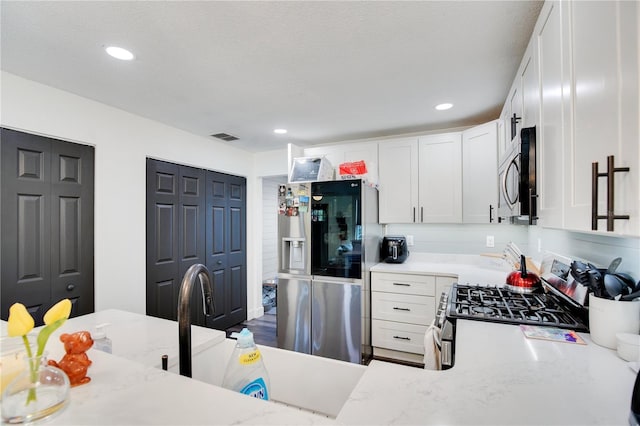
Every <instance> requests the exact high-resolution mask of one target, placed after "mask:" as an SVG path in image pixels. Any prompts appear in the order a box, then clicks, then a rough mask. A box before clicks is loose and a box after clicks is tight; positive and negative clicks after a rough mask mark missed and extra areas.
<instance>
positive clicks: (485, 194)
mask: <svg viewBox="0 0 640 426" xmlns="http://www.w3.org/2000/svg"><path fill="white" fill-rule="evenodd" d="M499 121H500V120H498V121H492V122H490V123H486V124H483V125H480V126H477V127H474V128H472V129H469V130H465V131H464V132H462V222H464V223H491V222H497V220H496V217H497V210H496V208H497V207H498V152H497V151H498V150H497V140H498V124H499Z"/></svg>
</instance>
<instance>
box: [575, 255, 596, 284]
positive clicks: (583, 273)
mask: <svg viewBox="0 0 640 426" xmlns="http://www.w3.org/2000/svg"><path fill="white" fill-rule="evenodd" d="M570 269H571V275H572V276H573V278H574V279H575V280H576V281H578V282H579V283H580V284H582V285H587V286H588V285H589V272H588V271H589V270H590V269H592V270H593V269H595V270H597V268H590V267H589V265H587V264H586V263H583V262H580V261H579V260H574V261H573V262H571V267H570Z"/></svg>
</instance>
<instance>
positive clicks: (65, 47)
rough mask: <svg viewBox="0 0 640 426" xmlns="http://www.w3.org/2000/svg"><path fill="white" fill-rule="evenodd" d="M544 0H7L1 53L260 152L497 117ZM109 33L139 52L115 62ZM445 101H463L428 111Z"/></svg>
mask: <svg viewBox="0 0 640 426" xmlns="http://www.w3.org/2000/svg"><path fill="white" fill-rule="evenodd" d="M541 6H542V3H541V2H538V1H524V0H518V1H470V2H467V1H442V2H440V1H336V2H332V1H319V2H315V1H278V2H276V1H260V2H246V1H223V2H214V1H196V2H191V1H75V2H69V1H46V2H36V1H5V0H2V1H1V3H0V17H1V38H0V48H1V62H0V66H1V67H2V69H3V70H5V71H7V72H10V73H13V74H16V75H19V76H22V77H25V78H27V79H31V80H34V81H37V82H41V83H44V84H46V85H50V86H53V87H56V88H60V89H62V90H66V91H68V92H72V93H75V94H78V95H81V96H84V97H87V98H90V99H94V100H97V101H100V102H102V103H105V104H108V105H111V106H114V107H117V108H121V109H123V110H126V111H129V112H132V113H134V114H137V115H140V116H143V117H147V118H150V119H153V120H156V121H160V122H163V123H165V124H168V125H170V126H174V127H177V128H180V129H183V130H186V131H189V132H191V133H194V134H197V135H203V136H208V135H211V134H213V133H219V132H226V133H230V134H232V135H235V136H237V137H239V138H240V139H239V140H237V141H234V142H225V143H229V144H231V145H233V146H237V147H239V148H242V149H246V150H250V151H265V150H272V149H278V148H283V147H285V146H286V144H287V143H288V142H292V143H296V144H299V145H301V146H306V145H311V144H318V143H328V142H335V141H340V140H349V139H359V138H370V137H379V136H387V135H395V134H401V133H410V132H418V131H424V130H433V129H443V128H450V127H458V126H467V125H472V124H478V123H481V122H484V121H488V120H491V119H494V118H497V116H498V114H499V112H500V109H501V107H502V104H503V103H504V101H505V98H506V96H507V91H508V90H509V87H510V85H511V82H512V81H513V78H514V76H515V73H516V70H517V67H518V65H519V63H520V59H521V58H522V55H523V53H524V50H525V48H526V45H527V42H528V40H529V38H530V36H531V32H532V30H533V25H534V23H535V20H536V19H537V16H538V14H539V11H540V8H541ZM105 45H118V46H122V47H126V48H128V49H130V50H132V51H133V52H134V53H135V54H136V60H135V61H132V62H121V61H116V60H114V59H112V58H110V57H108V56H107V55H106V54H105V53H104V51H103V47H104V46H105ZM442 102H451V103H453V104H454V105H455V106H454V108H453V109H451V110H448V111H444V112H439V111H436V110H434V108H433V107H434V106H435V105H436V104H438V103H442ZM276 127H284V128H287V129H288V130H289V133H288V134H286V135H275V134H273V129H274V128H276Z"/></svg>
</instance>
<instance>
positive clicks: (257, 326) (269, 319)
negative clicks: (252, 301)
mask: <svg viewBox="0 0 640 426" xmlns="http://www.w3.org/2000/svg"><path fill="white" fill-rule="evenodd" d="M244 327H247V328H248V329H249V331H251V332H252V333H253V340H254V341H255V342H256V343H257V344H258V345H264V346H271V347H274V348H275V347H277V346H278V340H277V338H276V316H275V315H274V314H265V315H263V316H261V317H260V318H254V319H252V320H249V321H244V322H242V323H240V324H237V325H234V326H233V327H231V328H229V329H227V330H226V332H227V337H229V336H230V335H231V333H234V332H239V331H241V330H242V329H243V328H244Z"/></svg>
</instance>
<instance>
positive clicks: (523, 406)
mask: <svg viewBox="0 0 640 426" xmlns="http://www.w3.org/2000/svg"><path fill="white" fill-rule="evenodd" d="M127 315H134V316H135V315H136V314H127ZM140 317H141V319H140V321H146V320H145V319H144V318H147V319H149V317H145V316H142V315H140ZM79 318H82V317H79ZM70 321H71V320H70ZM151 321H152V322H154V323H155V320H151ZM161 321H164V320H161ZM176 333H177V331H176ZM457 333H458V334H457V339H456V344H457V348H456V364H455V366H454V368H453V369H451V370H446V371H428V370H421V369H417V368H414V367H406V366H402V365H397V364H391V363H387V362H381V361H372V362H371V364H370V365H369V366H368V367H367V368H366V371H365V373H364V375H363V376H362V378H361V379H360V381H359V382H358V384H357V385H356V387H355V389H354V390H353V392H352V393H351V395H350V397H349V398H348V400H347V402H346V403H345V405H344V407H343V408H342V410H341V412H340V413H339V415H338V416H337V419H330V418H327V417H325V416H321V415H316V414H312V413H309V412H307V411H302V410H298V409H296V408H293V407H287V406H283V405H279V404H274V403H269V402H264V401H259V400H256V399H253V398H248V397H246V396H244V395H240V394H237V393H235V392H231V391H228V390H226V389H223V388H220V387H217V386H212V385H208V384H205V383H202V382H199V381H197V380H192V379H188V378H185V377H182V376H179V375H177V374H174V373H170V372H165V371H162V370H161V369H159V368H155V367H152V366H148V365H144V364H143V363H141V362H136V361H132V360H129V359H126V358H123V357H120V356H115V355H109V354H105V353H102V352H100V351H96V350H91V352H90V357H91V359H92V360H93V361H94V364H93V365H92V366H91V368H90V370H89V375H90V376H91V378H92V382H91V383H90V384H88V385H83V386H79V387H76V388H73V389H72V390H71V403H70V405H69V407H67V408H66V409H65V410H64V411H63V412H62V413H61V414H60V415H59V416H57V417H55V418H53V419H51V420H50V421H49V422H47V424H51V425H72V424H74V425H99V424H118V425H125V424H126V425H129V424H165V425H177V424H296V425H299V424H312V425H313V424H348V425H350V424H363V425H365V424H366V425H374V424H375V425H384V424H405V425H406V424H440V425H444V424H449V425H478V424H490V425H516V424H523V425H525V424H526V425H540V424H545V425H551V424H557V425H587V424H600V425H613V424H620V425H622V424H626V422H627V416H628V413H629V406H630V398H631V391H632V388H633V383H634V380H635V373H634V372H633V371H632V370H631V368H630V367H629V365H628V363H626V362H625V361H623V360H622V359H620V358H618V357H617V355H616V353H615V351H613V350H610V349H606V348H603V347H600V346H598V345H596V344H594V343H593V342H592V341H591V339H590V338H589V335H588V334H582V333H581V336H582V337H583V338H584V340H585V341H586V342H587V345H576V344H568V343H558V342H550V341H543V340H532V339H527V338H526V337H524V335H523V334H522V332H521V331H520V329H519V328H518V327H517V326H513V325H506V324H494V323H488V322H478V321H467V320H459V321H458V328H457ZM213 338H214V339H215V338H216V335H215V333H214V335H213ZM48 346H49V345H48ZM50 346H52V349H54V348H53V346H55V345H50ZM114 349H115V342H114ZM54 352H55V350H54ZM154 358H155V357H154ZM291 380H304V378H300V377H292V378H291Z"/></svg>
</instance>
